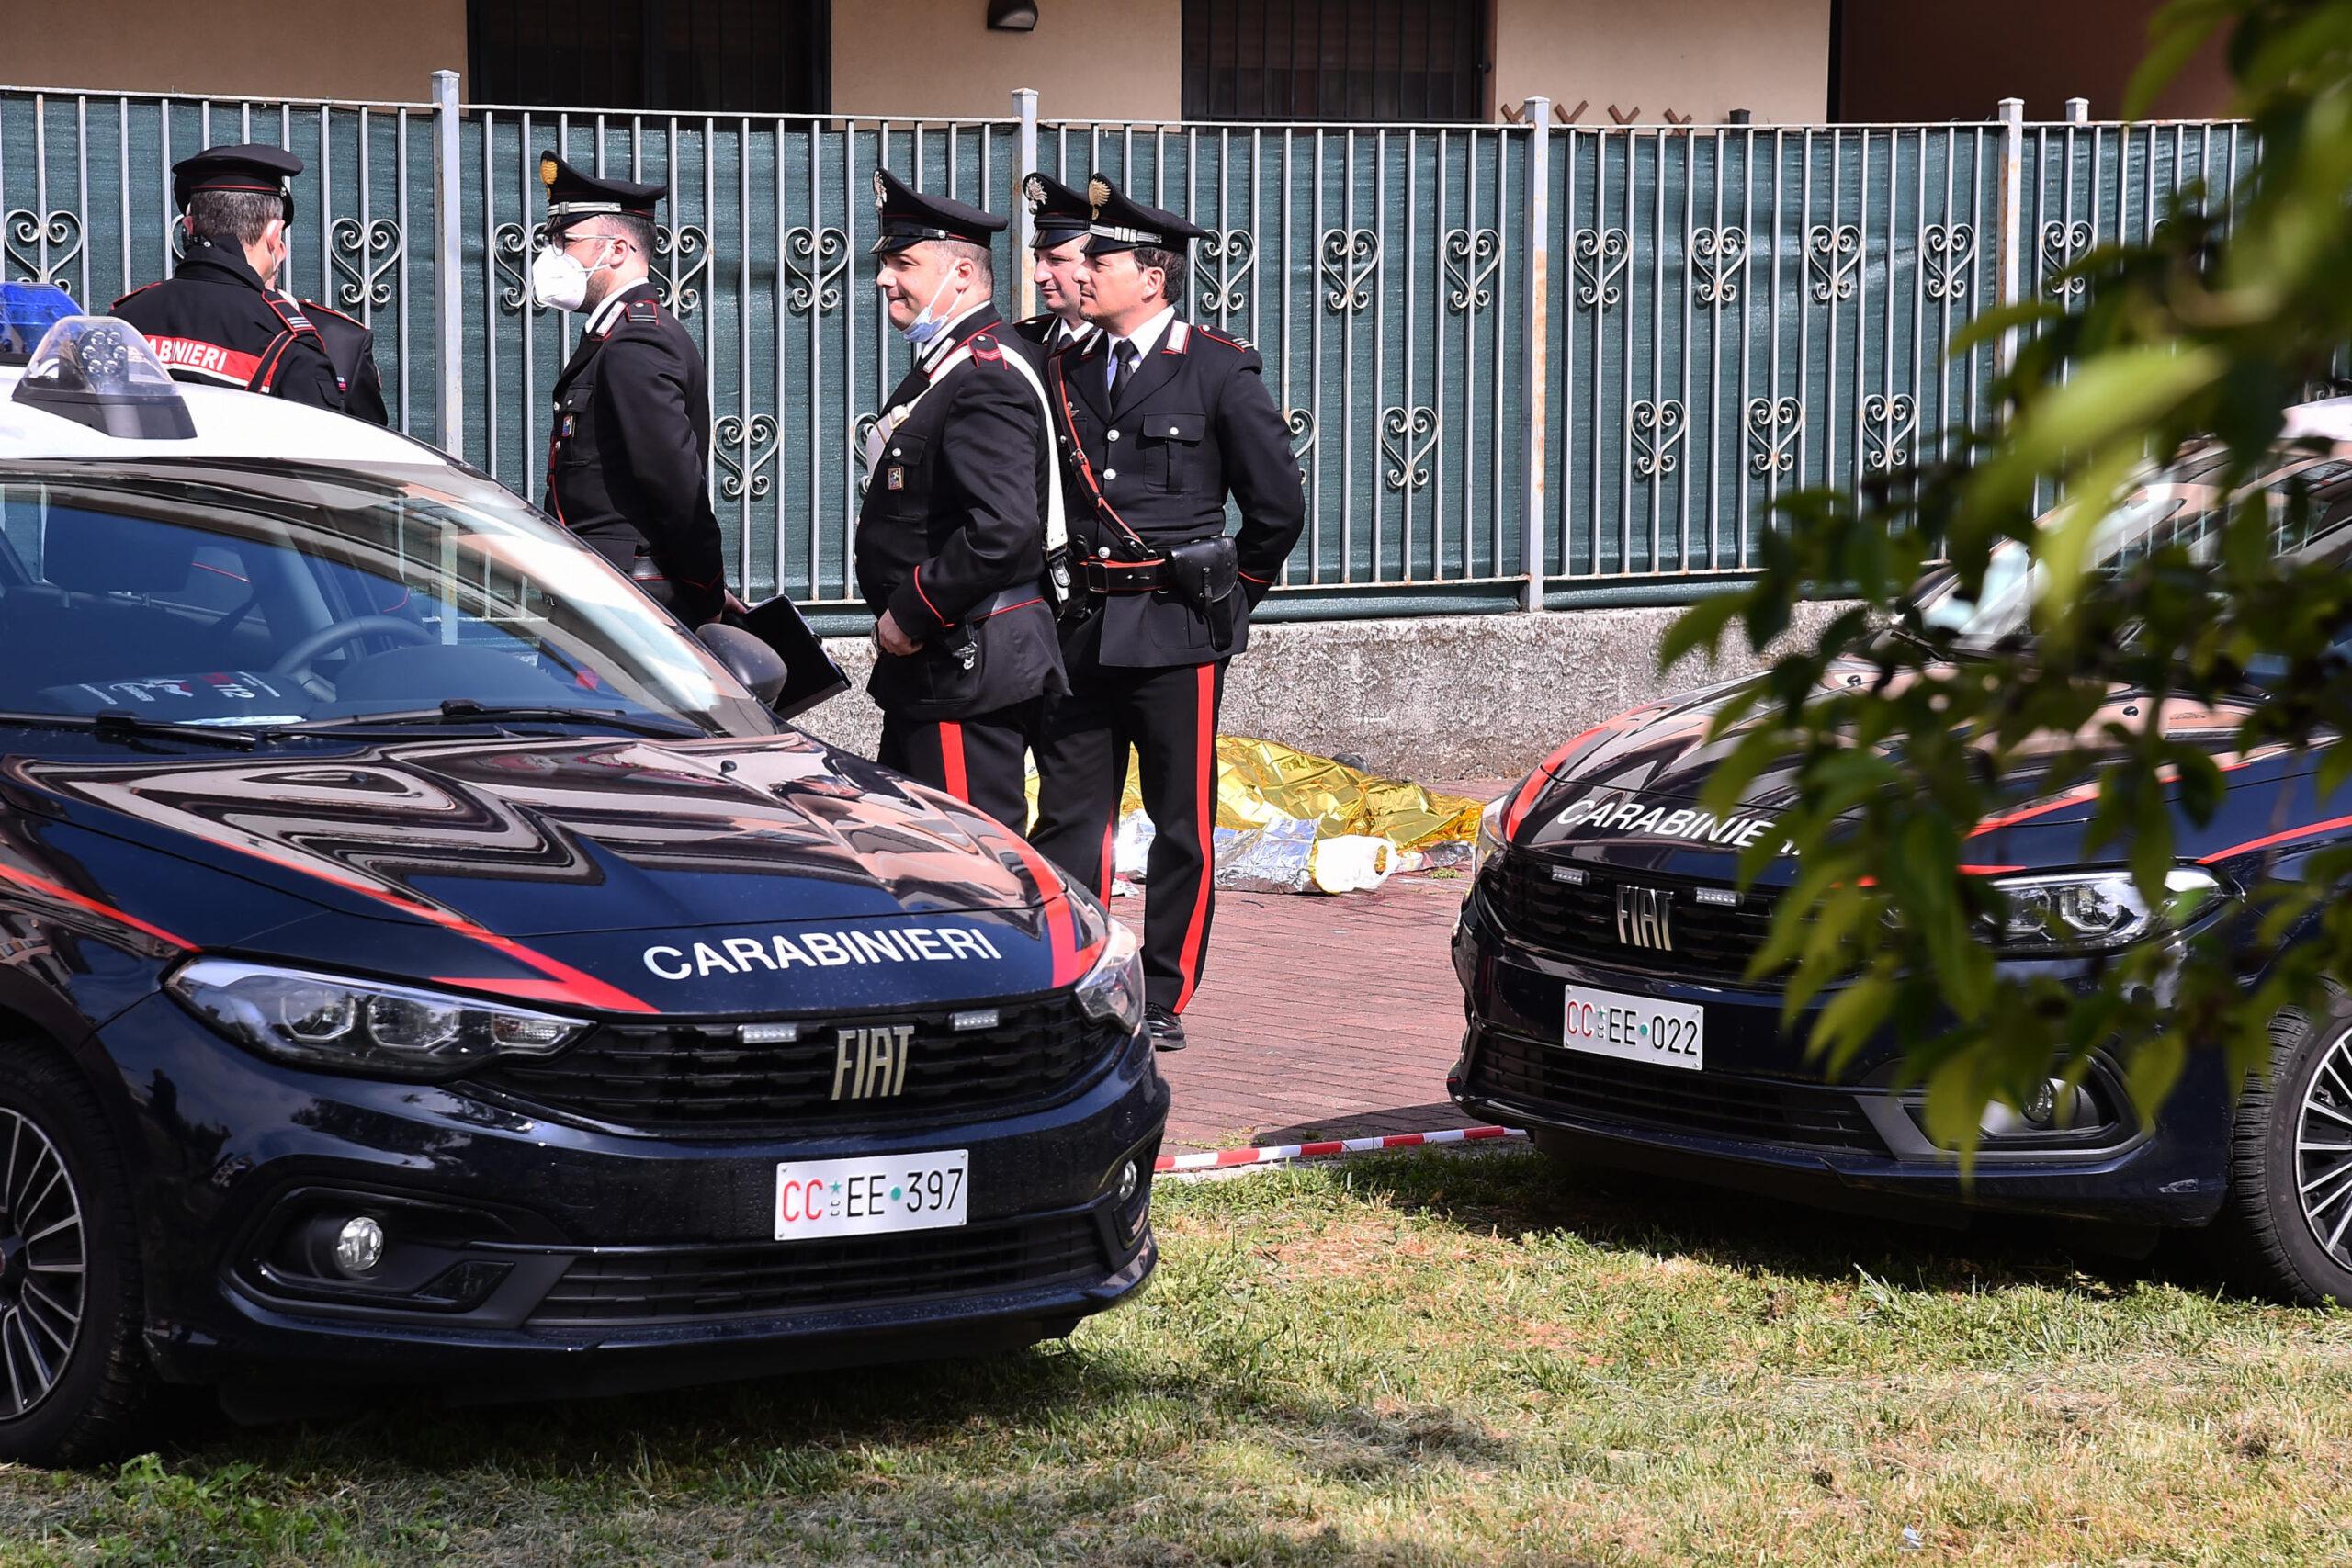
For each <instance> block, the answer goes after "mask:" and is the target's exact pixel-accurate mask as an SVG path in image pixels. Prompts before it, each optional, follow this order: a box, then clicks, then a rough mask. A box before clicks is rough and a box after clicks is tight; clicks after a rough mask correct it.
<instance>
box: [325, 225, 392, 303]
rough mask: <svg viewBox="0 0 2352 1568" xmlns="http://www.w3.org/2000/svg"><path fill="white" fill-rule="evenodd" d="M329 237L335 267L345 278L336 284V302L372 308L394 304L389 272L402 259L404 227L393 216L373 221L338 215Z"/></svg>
mask: <svg viewBox="0 0 2352 1568" xmlns="http://www.w3.org/2000/svg"><path fill="white" fill-rule="evenodd" d="M327 238H328V241H329V243H330V245H331V246H332V250H331V251H330V254H332V255H333V256H334V269H335V271H337V272H339V273H341V274H343V281H342V282H340V283H338V284H336V285H335V291H334V293H335V302H336V303H337V304H339V305H363V306H366V307H368V308H371V309H372V308H375V307H379V306H384V305H389V304H390V303H391V302H392V282H391V279H390V277H388V276H385V275H386V274H387V273H389V272H390V271H391V269H392V264H393V263H395V262H397V261H399V260H400V259H401V243H402V241H401V226H400V225H399V224H398V223H396V222H394V221H393V220H390V219H389V218H379V219H377V220H375V221H373V222H372V223H371V222H363V221H362V220H359V219H356V218H338V219H336V220H334V229H333V230H332V231H329V233H328V236H327Z"/></svg>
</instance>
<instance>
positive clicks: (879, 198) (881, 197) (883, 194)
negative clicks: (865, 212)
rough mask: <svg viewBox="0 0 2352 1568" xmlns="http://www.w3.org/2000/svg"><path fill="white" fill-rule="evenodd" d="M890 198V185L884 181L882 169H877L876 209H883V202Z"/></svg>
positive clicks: (875, 178) (875, 179)
mask: <svg viewBox="0 0 2352 1568" xmlns="http://www.w3.org/2000/svg"><path fill="white" fill-rule="evenodd" d="M889 199H890V187H889V186H888V184H886V183H885V182H884V181H883V178H882V171H881V170H879V169H876V170H875V171H874V210H875V211H876V212H879V211H881V210H882V204H883V203H884V202H886V201H888V200H889Z"/></svg>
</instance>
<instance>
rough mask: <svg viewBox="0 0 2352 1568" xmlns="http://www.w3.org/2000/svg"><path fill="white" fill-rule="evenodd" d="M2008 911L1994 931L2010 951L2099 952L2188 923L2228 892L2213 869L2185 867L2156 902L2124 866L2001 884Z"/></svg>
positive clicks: (1995, 938) (2169, 877)
mask: <svg viewBox="0 0 2352 1568" xmlns="http://www.w3.org/2000/svg"><path fill="white" fill-rule="evenodd" d="M1993 886H1996V887H1997V888H1999V889H2000V890H2001V892H2002V894H2003V895H2004V896H2005V897H2007V899H2008V905H2009V908H2008V914H2007V918H2006V919H2003V920H2001V921H2000V922H1999V924H1998V926H1997V928H1996V931H1994V932H1993V933H1992V934H1993V941H1994V943H1995V945H1996V946H1997V947H1999V948H2000V949H2001V950H2002V951H2003V952H2006V953H2096V952H2105V951H2108V950H2109V949H2112V948H2118V947H2126V946H2129V945H2130V944H2131V943H2132V942H2139V941H2141V940H2142V939H2143V938H2145V937H2151V936H2154V935H2155V934H2156V933H2158V932H2159V931H2169V930H2171V929H2173V928H2174V927H2176V926H2179V925H2184V924H2186V923H2187V922H2188V920H2190V919H2193V918H2194V917H2195V915H2196V913H2197V911H2198V910H2199V909H2200V908H2203V907H2204V906H2205V905H2206V904H2207V903H2209V902H2211V900H2212V899H2213V898H2214V897H2216V896H2217V895H2218V894H2219V893H2220V890H2221V883H2220V882H2219V881H2218V880H2216V879H2215V878H2214V876H2213V875H2212V874H2211V873H2210V872H2206V871H2200V870H2199V869H2198V868H2196V867H2195V866H2180V867H2178V868H2177V869H2175V870H2173V871H2171V872H2169V873H2167V874H2165V897H2163V898H2162V899H2160V900H2158V901H2157V902H2156V903H2155V904H2154V905H2153V906H2151V905H2150V903H2149V902H2148V900H2147V899H2145V898H2143V897H2141V896H2140V889H2139V888H2138V886H2135V885H2134V884H2133V882H2132V880H2131V873H2130V872H2127V871H2122V870H2113V871H2083V872H2069V873H2067V874H2064V875H2057V876H2019V877H2010V878H2007V879H2004V880H2001V881H1998V882H1996V883H1995V884H1994V885H1993Z"/></svg>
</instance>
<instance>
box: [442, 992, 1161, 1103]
mask: <svg viewBox="0 0 2352 1568" xmlns="http://www.w3.org/2000/svg"><path fill="white" fill-rule="evenodd" d="M990 1010H993V1011H994V1012H995V1013H996V1014H997V1021H996V1023H995V1024H994V1025H993V1026H992V1027H989V1028H984V1029H961V1030H959V1029H957V1028H956V1027H955V1023H954V1019H955V1014H954V1012H953V1011H951V1010H937V1011H926V1012H894V1013H859V1014H854V1015H846V1016H839V1017H833V1018H827V1019H821V1020H816V1019H804V1020H800V1021H798V1022H799V1023H800V1038H799V1039H798V1040H797V1041H794V1042H792V1043H788V1044H760V1045H751V1044H745V1043H742V1042H741V1040H740V1039H739V1038H738V1035H737V1026H736V1025H734V1024H731V1023H729V1024H694V1023H670V1024H607V1025H605V1026H603V1027H601V1028H599V1029H598V1030H597V1031H596V1032H594V1034H591V1035H590V1036H588V1038H586V1039H585V1040H582V1041H581V1042H580V1043H578V1044H576V1045H574V1046H572V1047H571V1048H570V1049H569V1050H566V1051H563V1052H561V1053H560V1054H559V1055H554V1056H550V1057H548V1058H547V1059H546V1060H545V1061H529V1060H522V1059H516V1058H509V1059H508V1060H506V1061H505V1062H503V1063H502V1064H501V1065H500V1066H497V1067H496V1068H494V1069H492V1070H491V1071H488V1072H484V1073H481V1074H480V1075H477V1077H476V1078H475V1080H474V1081H475V1082H477V1083H479V1084H481V1085H482V1086H484V1087H485V1088H489V1089H496V1090H499V1091H500V1092H502V1093H505V1094H508V1095H512V1096H513V1097H515V1099H518V1100H527V1101H529V1102H531V1103H532V1104H534V1105H538V1106H542V1107H545V1108H547V1109H548V1110H552V1111H569V1112H571V1113H572V1114H575V1115H580V1116H585V1117H590V1118H592V1119H594V1120H596V1121H599V1122H611V1123H615V1124H617V1125H622V1126H628V1127H634V1128H642V1129H646V1130H649V1131H695V1130H700V1129H710V1128H719V1127H750V1126H756V1127H761V1128H773V1127H777V1126H780V1125H790V1124H793V1123H807V1124H810V1125H814V1126H822V1127H828V1128H830V1127H835V1126H848V1125H851V1124H854V1123H856V1122H871V1121H876V1120H883V1121H899V1120H907V1119H910V1118H914V1117H920V1116H923V1115H926V1114H932V1113H937V1112H944V1111H953V1112H955V1113H956V1114H957V1115H959V1116H960V1115H962V1114H964V1113H965V1112H967V1111H988V1110H992V1109H999V1108H1002V1107H1006V1106H1012V1105H1023V1104H1034V1103H1036V1102H1038V1101H1041V1100H1047V1099H1049V1098H1051V1097H1052V1096H1054V1095H1056V1094H1057V1093H1058V1092H1060V1091H1061V1090H1063V1089H1067V1088H1069V1086H1070V1085H1071V1084H1072V1083H1073V1082H1074V1081H1075V1080H1076V1079H1077V1077H1079V1075H1080V1073H1081V1072H1083V1071H1084V1070H1085V1068H1086V1066H1087V1065H1088V1064H1089V1063H1091V1062H1093V1061H1096V1060H1099V1059H1100V1058H1101V1057H1102V1056H1103V1055H1104V1054H1105V1053H1106V1052H1108V1051H1110V1050H1111V1049H1113V1048H1114V1046H1115V1045H1117V1044H1118V1043H1120V1041H1121V1040H1122V1039H1123V1038H1124V1037H1123V1036H1122V1035H1121V1034H1120V1033H1119V1032H1118V1030H1117V1027H1116V1026H1115V1025H1112V1024H1105V1023H1103V1022H1100V1021H1096V1020H1093V1019H1090V1018H1088V1017H1087V1016H1086V1015H1085V1014H1084V1013H1083V1012H1081V1011H1080V1009H1079V1005H1078V1002H1077V999H1076V998H1074V997H1071V996H1069V994H1067V993H1064V994H1062V995H1060V996H1054V997H1043V998H1027V999H1023V1000H1015V1001H1006V1002H999V1003H997V1004H995V1005H994V1007H993V1008H992V1009H990ZM898 1025H912V1026H913V1030H914V1032H913V1034H912V1036H911V1038H910V1049H909V1051H908V1053H907V1056H908V1062H907V1068H906V1076H905V1080H904V1082H903V1084H901V1085H899V1092H898V1093H896V1094H894V1095H890V1096H888V1097H882V1096H875V1097H871V1098H867V1099H863V1100H856V1099H843V1100H835V1099H834V1098H833V1089H834V1082H835V1067H836V1065H837V1055H838V1051H837V1046H838V1035H837V1033H836V1031H837V1030H839V1029H842V1028H849V1027H857V1026H898ZM851 1077H852V1078H853V1079H854V1068H853V1070H852V1074H851ZM842 1091H843V1093H844V1094H847V1093H849V1092H850V1086H849V1085H848V1084H844V1085H843V1090H842Z"/></svg>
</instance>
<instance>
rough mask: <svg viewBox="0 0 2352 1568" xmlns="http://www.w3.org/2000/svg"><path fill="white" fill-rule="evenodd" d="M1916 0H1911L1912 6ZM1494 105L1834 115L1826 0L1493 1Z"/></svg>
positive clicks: (1652, 115) (1705, 119) (1707, 115)
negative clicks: (1539, 102)
mask: <svg viewBox="0 0 2352 1568" xmlns="http://www.w3.org/2000/svg"><path fill="white" fill-rule="evenodd" d="M1919 3H1920V0H1904V4H1905V9H1909V8H1910V7H1911V6H1916V5H1918V4H1919ZM1494 5H1495V41H1494V55H1493V59H1494V62H1495V69H1494V74H1493V93H1494V98H1493V103H1494V105H1495V107H1498V108H1499V107H1512V108H1516V107H1518V106H1519V105H1521V104H1522V103H1524V102H1525V101H1526V100H1527V99H1529V98H1531V97H1533V96H1536V95H1538V94H1542V95H1544V96H1546V97H1549V98H1550V99H1551V100H1552V101H1553V103H1554V104H1555V105H1556V106H1557V107H1559V109H1560V110H1561V111H1562V112H1566V111H1568V110H1572V109H1574V108H1575V107H1577V104H1578V103H1582V104H1583V105H1584V106H1585V107H1584V112H1583V113H1582V114H1580V115H1578V116H1577V119H1576V123H1577V124H1578V125H1588V126H1589V125H1600V126H1607V125H1611V124H1614V123H1615V121H1613V120H1612V119H1611V118H1610V114H1609V106H1611V104H1614V105H1615V106H1616V107H1617V108H1618V110H1619V111H1620V112H1621V113H1624V114H1629V115H1631V114H1633V111H1634V110H1635V109H1638V110H1640V111H1641V112H1640V113H1639V114H1638V115H1634V116H1633V118H1634V119H1636V120H1639V121H1640V122H1642V123H1645V124H1657V123H1660V122H1662V121H1664V120H1665V118H1666V111H1667V110H1668V109H1671V110H1673V111H1674V112H1675V113H1676V114H1677V115H1682V116H1688V117H1690V118H1692V119H1695V120H1697V121H1698V122H1699V123H1700V124H1702V125H1707V124H1713V123H1719V122H1720V121H1722V119H1723V118H1724V116H1725V115H1727V114H1728V113H1729V112H1730V111H1731V110H1733V109H1747V110H1748V111H1750V112H1751V113H1753V114H1754V115H1755V117H1756V119H1757V122H1758V124H1763V123H1767V122H1778V123H1792V122H1803V121H1817V120H1820V119H1821V118H1824V117H1825V116H1826V114H1827V113H1828V112H1829V0H1642V3H1641V4H1638V5H1631V6H1629V5H1626V4H1625V3H1624V0H1494Z"/></svg>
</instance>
